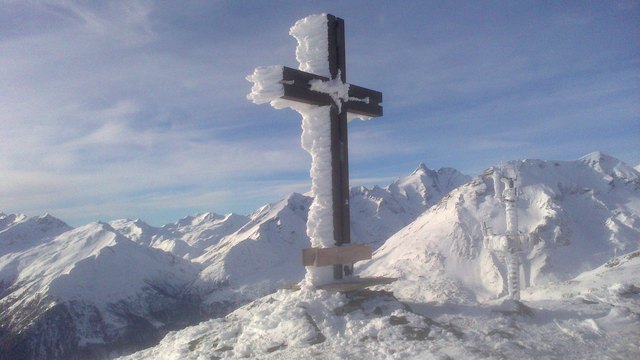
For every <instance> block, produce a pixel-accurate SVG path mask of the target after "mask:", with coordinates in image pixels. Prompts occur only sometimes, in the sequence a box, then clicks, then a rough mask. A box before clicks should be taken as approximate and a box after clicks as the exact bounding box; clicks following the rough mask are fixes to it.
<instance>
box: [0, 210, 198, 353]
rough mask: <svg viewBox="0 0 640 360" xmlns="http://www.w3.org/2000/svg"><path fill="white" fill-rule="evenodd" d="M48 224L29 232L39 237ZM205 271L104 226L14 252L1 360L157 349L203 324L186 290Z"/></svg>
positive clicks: (5, 273)
mask: <svg viewBox="0 0 640 360" xmlns="http://www.w3.org/2000/svg"><path fill="white" fill-rule="evenodd" d="M43 218H46V217H41V218H36V220H35V221H34V222H33V223H34V224H32V226H31V230H30V231H26V232H25V233H31V234H33V233H37V232H38V227H37V226H36V225H38V224H40V225H41V221H40V222H39V221H38V220H42V219H43ZM49 220H51V219H50V218H49ZM27 223H29V221H28V220H27V221H24V222H22V223H20V224H27ZM51 223H54V224H55V223H56V222H55V221H49V222H48V224H51ZM14 227H15V225H14ZM9 230H10V229H9ZM5 231H6V230H5ZM198 271H199V268H198V267H197V266H194V265H192V264H191V263H189V262H187V261H184V260H182V259H179V258H177V257H175V256H173V255H171V254H169V253H166V252H163V251H160V250H156V249H152V248H148V247H144V246H140V245H138V244H136V243H134V242H132V241H131V240H129V239H127V238H125V237H123V236H121V235H120V234H118V233H117V232H116V231H115V230H114V229H113V228H112V227H111V226H109V225H108V224H104V223H94V224H89V225H86V226H83V227H80V228H77V229H72V230H69V231H66V232H63V233H61V234H60V235H58V236H56V237H54V238H49V239H48V240H47V241H43V242H41V243H39V244H38V243H35V244H33V246H32V247H30V248H27V249H21V251H15V252H10V253H6V254H4V255H2V256H0V279H2V281H3V282H4V283H5V284H7V285H8V286H6V287H5V289H4V291H2V292H1V293H0V324H2V329H1V330H2V331H0V337H1V339H0V340H1V341H0V346H1V347H2V351H0V359H12V358H41V359H45V358H51V359H53V358H83V357H88V356H96V355H100V354H102V355H104V354H106V352H107V351H108V350H109V349H110V348H114V347H118V348H120V349H123V348H127V347H128V346H131V347H132V348H133V349H135V348H139V347H140V346H142V345H144V344H150V343H152V342H153V341H154V340H156V339H157V338H158V337H159V336H161V335H162V334H163V333H164V332H165V331H166V329H167V328H171V327H173V326H176V324H188V323H189V322H192V321H195V320H196V319H197V316H196V315H197V314H198V313H199V308H198V303H197V302H195V303H193V301H192V300H190V299H188V298H187V297H185V296H184V293H183V289H184V288H185V287H186V286H187V285H188V284H189V283H190V282H192V281H193V280H194V279H195V278H196V276H197V273H198ZM181 317H182V318H181ZM133 335H135V336H133Z"/></svg>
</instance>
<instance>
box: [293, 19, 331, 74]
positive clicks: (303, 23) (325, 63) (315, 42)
mask: <svg viewBox="0 0 640 360" xmlns="http://www.w3.org/2000/svg"><path fill="white" fill-rule="evenodd" d="M289 35H291V36H293V37H294V38H295V39H296V40H297V41H298V46H297V47H296V60H298V63H299V64H300V65H299V66H298V69H300V70H302V71H306V72H309V73H313V74H316V75H320V76H324V77H328V78H330V77H331V73H330V71H329V54H328V53H327V49H328V48H329V39H328V33H327V14H317V15H310V16H307V17H306V18H304V19H300V20H298V21H296V23H295V24H294V25H293V26H292V27H291V29H289Z"/></svg>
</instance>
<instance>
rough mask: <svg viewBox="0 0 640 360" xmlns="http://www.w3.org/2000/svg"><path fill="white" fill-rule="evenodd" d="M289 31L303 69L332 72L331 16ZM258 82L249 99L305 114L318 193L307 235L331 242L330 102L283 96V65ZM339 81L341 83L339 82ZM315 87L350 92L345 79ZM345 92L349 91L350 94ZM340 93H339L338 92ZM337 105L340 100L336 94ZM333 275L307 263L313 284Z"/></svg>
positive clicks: (259, 73)
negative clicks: (313, 102) (303, 101)
mask: <svg viewBox="0 0 640 360" xmlns="http://www.w3.org/2000/svg"><path fill="white" fill-rule="evenodd" d="M289 34H290V35H291V36H293V37H294V38H295V39H296V40H297V41H298V46H297V47H296V59H297V60H298V62H299V69H300V70H302V71H306V72H310V73H314V74H317V75H321V76H325V77H328V78H329V77H330V72H329V60H328V58H329V57H328V53H327V49H328V39H327V15H326V14H319V15H311V16H308V17H306V18H304V19H301V20H298V21H297V22H296V23H295V24H294V25H293V27H291V29H290V31H289ZM247 79H248V80H249V81H252V82H253V83H254V85H253V87H252V88H251V93H250V94H249V95H248V96H247V98H248V99H250V100H251V101H253V102H254V103H256V104H262V103H267V102H269V103H270V104H271V105H272V106H273V107H274V108H276V109H281V108H285V107H289V108H291V109H293V110H295V111H297V112H298V113H300V115H302V140H301V142H302V147H303V148H304V149H305V150H306V151H307V152H309V154H310V155H311V171H310V175H311V194H312V196H313V197H314V200H313V203H312V204H311V208H310V210H309V219H308V222H307V235H308V236H309V238H310V239H311V245H312V246H313V247H322V248H326V247H332V246H334V245H335V239H334V236H333V230H334V229H333V216H332V214H333V197H332V178H331V176H332V167H331V150H330V149H331V127H330V121H329V116H330V110H331V107H330V106H310V105H305V104H300V103H298V102H293V101H288V100H284V99H281V98H280V96H282V95H283V93H284V90H283V87H282V83H281V82H280V81H281V79H282V67H279V66H272V67H260V68H257V69H255V71H254V73H253V74H252V75H250V76H249V77H247ZM338 83H339V84H338ZM310 86H313V87H314V88H315V90H317V91H321V92H326V93H328V94H330V95H331V96H338V97H341V98H343V99H344V98H345V97H348V91H349V88H348V85H347V86H346V90H345V85H344V84H342V83H341V82H340V81H337V82H336V81H331V80H330V81H328V82H320V83H318V82H313V84H310ZM345 91H346V94H345ZM336 94H337V95H336ZM336 100H338V101H336V103H337V104H340V100H339V99H336ZM332 280H333V268H332V267H308V268H307V276H306V283H307V284H309V285H312V284H313V285H322V284H327V283H329V282H331V281H332Z"/></svg>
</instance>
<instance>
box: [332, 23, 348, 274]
mask: <svg viewBox="0 0 640 360" xmlns="http://www.w3.org/2000/svg"><path fill="white" fill-rule="evenodd" d="M327 31H328V40H329V41H328V43H329V72H330V73H331V78H333V79H335V78H337V77H340V81H341V82H342V83H346V81H347V67H346V64H345V36H344V20H342V19H340V18H336V17H335V16H333V15H328V16H327ZM340 105H341V104H340ZM338 107H339V108H340V110H338ZM348 146H349V143H348V132H347V107H346V106H338V104H334V105H332V106H331V166H332V169H333V173H332V184H333V235H334V239H335V241H336V245H337V246H340V245H343V244H349V243H351V218H350V214H349V148H348ZM351 272H352V269H351V268H350V265H341V264H338V265H334V269H333V277H334V278H335V279H342V278H343V276H344V275H350V274H351Z"/></svg>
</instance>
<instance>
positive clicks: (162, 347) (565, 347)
mask: <svg viewBox="0 0 640 360" xmlns="http://www.w3.org/2000/svg"><path fill="white" fill-rule="evenodd" d="M639 271H640V252H633V253H630V254H627V255H625V256H621V257H618V258H616V259H613V260H612V261H610V262H608V263H607V264H605V265H603V266H601V267H599V268H597V269H595V270H593V271H589V272H586V273H583V274H582V275H580V276H578V277H576V278H575V279H573V280H570V281H567V282H562V283H553V284H548V285H543V286H538V287H533V288H529V289H527V290H525V291H523V293H522V298H523V302H522V303H519V302H509V301H507V302H500V301H495V302H488V303H483V304H475V305H454V304H450V303H449V304H447V303H444V304H438V305H434V304H429V303H419V302H412V301H411V300H410V299H396V298H395V297H394V296H393V294H392V293H390V292H387V291H384V290H376V291H370V290H362V291H357V292H351V293H347V294H339V293H328V292H325V291H312V290H304V289H303V290H302V291H289V290H280V291H278V292H276V293H274V294H271V295H268V296H265V297H263V298H260V299H258V300H256V301H254V302H252V303H250V304H248V305H246V306H244V307H242V308H239V309H238V310H236V311H234V312H233V313H231V314H229V315H228V316H227V317H225V318H224V319H214V320H210V321H207V322H203V323H201V324H199V325H196V326H192V327H189V328H187V329H184V330H181V331H178V332H172V333H169V334H168V335H167V336H166V337H165V338H164V339H163V340H162V342H161V343H160V344H159V345H158V346H156V347H154V348H150V349H147V350H144V351H142V352H139V353H136V354H133V355H130V356H128V357H125V358H124V359H149V358H153V359H211V358H213V359H215V358H241V357H259V358H265V359H269V358H271V359H300V358H330V359H336V358H343V359H345V358H351V359H363V358H376V359H379V358H397V359H407V358H415V359H418V358H419V359H429V358H433V359H446V358H451V357H452V358H466V359H469V358H538V357H542V358H563V359H584V358H593V359H595V358H599V359H600V358H638V357H639V356H640V345H639V344H638V342H637V340H638V339H639V338H640V287H639V286H640V283H639V282H638V279H637V276H634V274H638V272H639Z"/></svg>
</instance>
